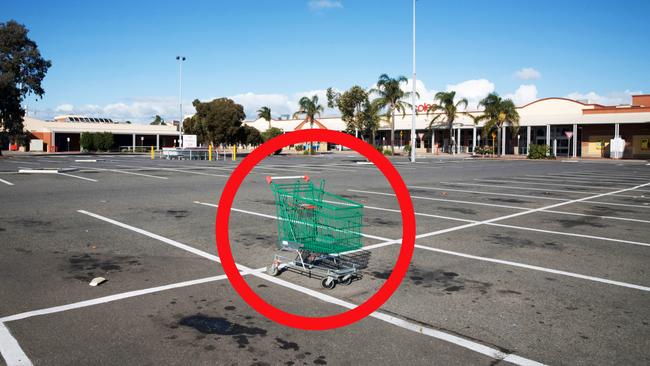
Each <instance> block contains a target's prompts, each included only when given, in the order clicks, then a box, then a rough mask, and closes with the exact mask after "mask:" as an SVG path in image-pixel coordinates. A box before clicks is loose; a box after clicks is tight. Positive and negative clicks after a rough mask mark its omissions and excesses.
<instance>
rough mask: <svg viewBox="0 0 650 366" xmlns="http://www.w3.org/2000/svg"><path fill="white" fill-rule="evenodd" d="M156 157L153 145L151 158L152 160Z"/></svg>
mask: <svg viewBox="0 0 650 366" xmlns="http://www.w3.org/2000/svg"><path fill="white" fill-rule="evenodd" d="M155 158H156V152H155V151H153V146H152V147H151V160H154V159H155Z"/></svg>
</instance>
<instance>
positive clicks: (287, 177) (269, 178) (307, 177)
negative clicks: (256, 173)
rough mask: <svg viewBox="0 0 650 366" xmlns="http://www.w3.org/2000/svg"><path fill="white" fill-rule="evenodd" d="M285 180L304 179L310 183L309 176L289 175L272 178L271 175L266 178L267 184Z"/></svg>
mask: <svg viewBox="0 0 650 366" xmlns="http://www.w3.org/2000/svg"><path fill="white" fill-rule="evenodd" d="M283 179H304V180H305V182H309V176H308V175H288V176H280V177H272V176H270V175H268V176H266V183H268V184H271V182H273V181H274V180H283Z"/></svg>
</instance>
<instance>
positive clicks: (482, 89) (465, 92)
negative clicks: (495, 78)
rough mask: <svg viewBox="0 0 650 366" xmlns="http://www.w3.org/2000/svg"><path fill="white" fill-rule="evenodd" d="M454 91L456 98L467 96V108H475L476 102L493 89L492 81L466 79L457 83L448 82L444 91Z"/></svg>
mask: <svg viewBox="0 0 650 366" xmlns="http://www.w3.org/2000/svg"><path fill="white" fill-rule="evenodd" d="M452 90H455V91H456V97H457V98H467V101H468V102H469V103H468V105H467V109H469V110H472V109H475V108H477V106H478V102H479V101H480V100H481V99H483V98H485V97H486V96H487V95H488V94H490V93H492V92H493V91H494V83H492V82H491V81H489V80H487V79H473V80H466V81H463V82H461V83H458V84H448V85H447V88H446V91H452Z"/></svg>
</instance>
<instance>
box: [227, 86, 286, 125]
mask: <svg viewBox="0 0 650 366" xmlns="http://www.w3.org/2000/svg"><path fill="white" fill-rule="evenodd" d="M229 98H230V99H232V100H234V101H235V102H237V103H239V104H241V105H242V106H243V107H244V112H245V113H246V117H247V118H248V119H254V118H256V116H257V110H258V109H260V107H262V106H266V107H269V108H271V114H272V116H273V117H274V118H277V117H278V116H279V115H281V114H291V113H293V112H295V110H296V103H295V101H293V100H290V99H289V97H288V96H286V95H284V94H255V93H250V92H249V93H244V94H237V95H231V96H230V97H229Z"/></svg>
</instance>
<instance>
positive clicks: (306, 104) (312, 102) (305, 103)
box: [293, 95, 325, 151]
mask: <svg viewBox="0 0 650 366" xmlns="http://www.w3.org/2000/svg"><path fill="white" fill-rule="evenodd" d="M324 110H325V108H324V107H323V106H322V105H321V104H319V103H318V96H317V95H313V96H312V97H311V98H309V97H302V98H300V100H299V101H298V111H296V113H294V114H293V118H300V116H303V115H304V116H305V120H306V121H307V122H309V128H314V121H315V120H316V116H319V117H320V114H321V112H323V111H324ZM311 150H312V143H311V141H310V142H309V151H311Z"/></svg>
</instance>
